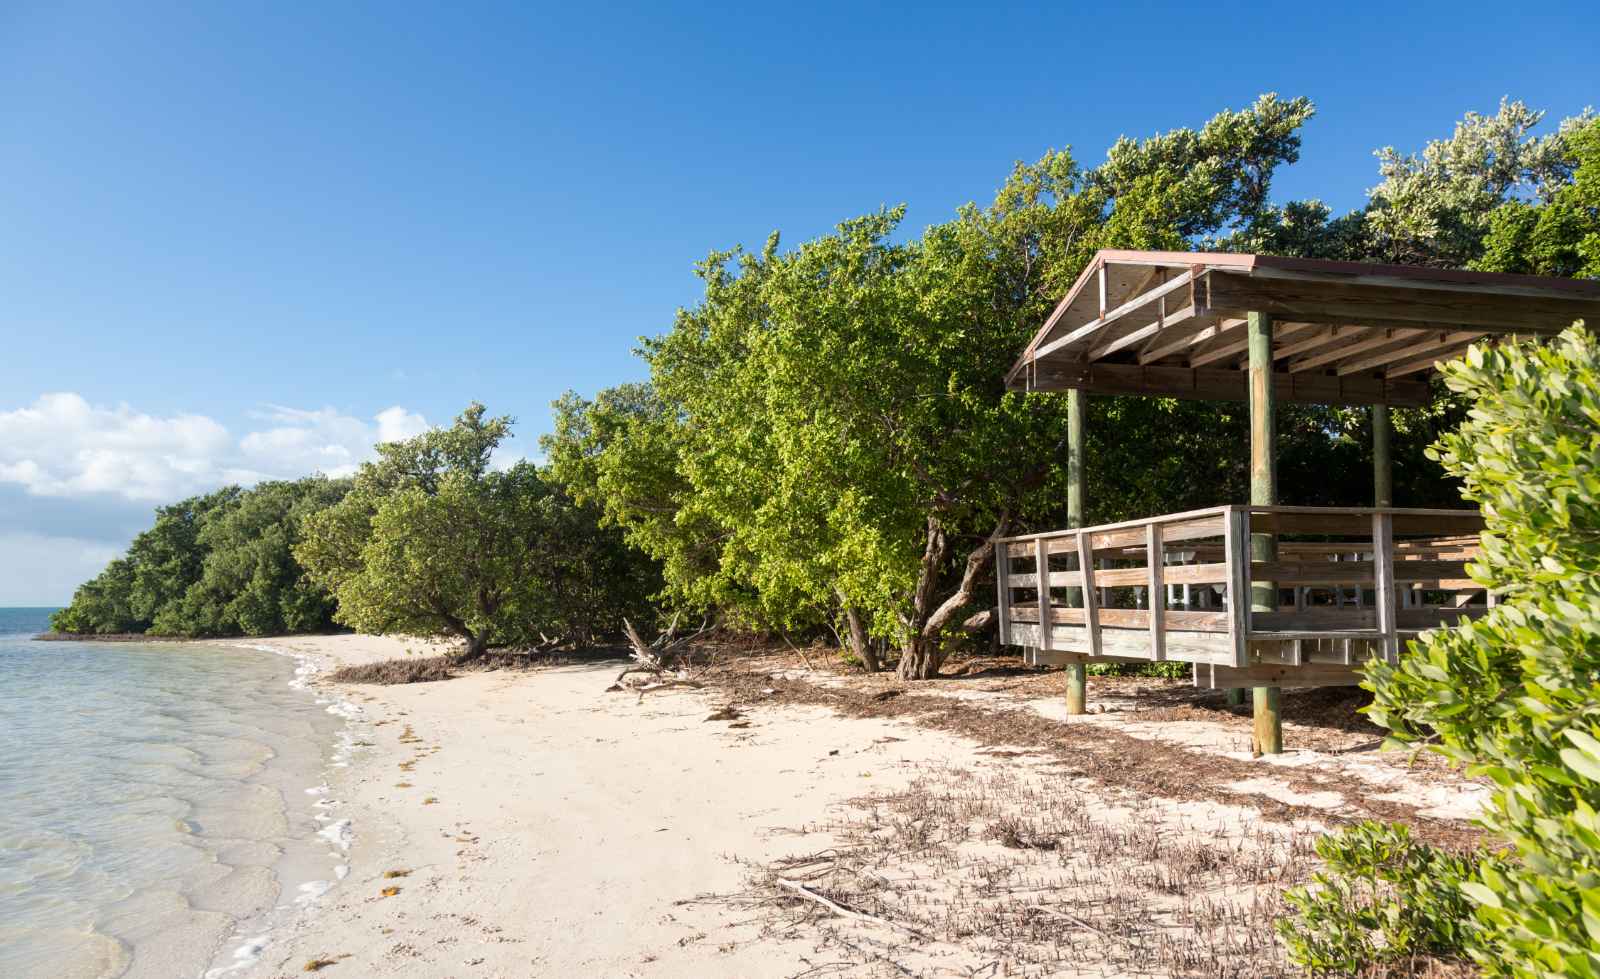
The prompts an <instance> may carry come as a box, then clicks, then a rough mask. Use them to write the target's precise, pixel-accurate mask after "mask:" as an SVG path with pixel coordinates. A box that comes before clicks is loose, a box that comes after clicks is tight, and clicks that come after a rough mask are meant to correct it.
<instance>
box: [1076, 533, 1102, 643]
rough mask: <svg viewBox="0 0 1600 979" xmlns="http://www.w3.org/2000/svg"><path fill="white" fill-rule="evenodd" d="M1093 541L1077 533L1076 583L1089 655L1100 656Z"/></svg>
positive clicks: (1098, 601)
mask: <svg viewBox="0 0 1600 979" xmlns="http://www.w3.org/2000/svg"><path fill="white" fill-rule="evenodd" d="M1093 554H1094V541H1093V539H1092V538H1091V537H1090V536H1089V534H1088V532H1087V531H1082V530H1080V531H1078V581H1079V583H1080V584H1081V585H1082V587H1083V627H1084V632H1085V633H1087V634H1088V636H1089V655H1090V656H1099V655H1100V599H1099V596H1098V595H1096V594H1095V587H1094V560H1093Z"/></svg>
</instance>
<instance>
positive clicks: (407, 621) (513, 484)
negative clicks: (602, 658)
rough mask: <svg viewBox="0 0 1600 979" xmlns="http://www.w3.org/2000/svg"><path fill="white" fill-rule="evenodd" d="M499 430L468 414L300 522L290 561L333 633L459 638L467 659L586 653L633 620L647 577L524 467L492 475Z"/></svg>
mask: <svg viewBox="0 0 1600 979" xmlns="http://www.w3.org/2000/svg"><path fill="white" fill-rule="evenodd" d="M510 426H511V420H510V419H509V418H504V417H502V418H485V416H484V408H483V406H482V405H478V404H474V405H472V406H470V407H469V408H468V409H467V410H466V411H464V412H463V413H462V414H461V415H460V416H458V417H457V419H456V423H455V425H454V426H452V427H451V428H448V429H435V430H433V431H429V432H426V433H424V434H422V435H419V436H417V437H416V438H413V439H409V440H406V441H402V442H390V443H386V444H384V445H380V446H378V456H379V458H378V460H377V461H376V462H371V463H367V464H366V465H363V466H362V467H361V470H360V472H359V473H357V475H356V477H355V480H354V484H353V486H352V488H351V490H350V492H349V494H348V495H346V496H345V497H344V498H343V499H342V500H341V501H339V503H338V504H336V505H335V506H333V507H330V508H328V509H325V510H322V511H320V512H318V513H316V514H314V515H313V516H312V517H311V518H310V519H309V520H308V521H307V522H306V527H305V534H304V539H303V540H302V541H301V543H300V544H299V545H298V546H297V547H296V548H295V556H296V557H297V558H298V559H299V560H300V561H301V562H302V563H303V564H304V565H305V567H306V569H307V573H308V575H309V576H310V578H311V579H312V580H313V581H315V582H317V583H319V584H320V585H322V586H324V587H326V588H327V589H329V591H330V592H332V593H333V595H334V596H335V597H336V598H337V600H338V611H337V612H336V613H335V618H336V619H337V620H338V621H339V622H342V623H344V624H346V625H349V626H351V627H352V628H355V629H360V630H363V631H367V632H373V633H378V634H400V635H408V636H419V637H431V638H446V637H449V638H458V639H461V640H463V641H464V642H465V644H466V650H465V656H466V657H468V658H470V657H475V656H478V655H481V654H482V653H483V652H484V651H485V650H487V649H488V648H490V647H491V646H505V645H529V644H536V643H540V642H542V641H547V640H550V639H552V638H562V639H565V638H577V639H584V640H587V639H589V638H592V637H593V636H594V635H595V634H596V633H598V632H611V631H616V630H617V629H618V628H619V626H620V620H621V617H622V616H623V615H626V614H634V615H638V614H641V613H643V612H644V611H645V609H644V608H643V607H642V599H643V596H645V595H647V594H648V593H649V592H650V590H651V588H652V585H653V580H652V577H653V572H652V569H651V568H650V567H649V566H648V565H647V564H645V563H643V562H641V561H640V560H639V559H638V557H637V556H636V555H634V554H633V553H631V552H629V551H628V550H627V549H626V548H625V546H624V545H623V543H622V541H621V538H620V535H619V534H618V533H616V532H615V531H605V530H602V529H601V528H599V527H598V526H597V514H596V513H595V512H594V511H593V510H591V509H586V508H583V507H580V506H578V505H576V504H574V503H573V501H572V500H571V499H570V498H568V497H567V496H566V495H565V494H564V493H562V492H561V491H560V490H559V489H557V488H556V487H554V486H553V485H552V484H551V483H550V482H548V481H547V480H546V479H545V478H544V477H543V475H542V474H541V473H540V471H539V469H538V467H536V466H534V465H532V464H531V463H527V462H519V463H517V464H515V465H513V466H511V467H510V468H508V469H505V470H498V469H495V468H493V467H492V466H491V464H490V457H491V454H492V453H493V451H494V449H495V447H496V446H498V445H499V444H500V442H501V441H502V440H503V439H504V438H505V437H506V436H507V435H508V434H509V432H510Z"/></svg>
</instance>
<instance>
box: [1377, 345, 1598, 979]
mask: <svg viewBox="0 0 1600 979" xmlns="http://www.w3.org/2000/svg"><path fill="white" fill-rule="evenodd" d="M1446 380H1447V383H1448V384H1449V385H1450V387H1451V389H1452V390H1455V391H1458V392H1460V393H1461V394H1463V395H1464V396H1466V397H1468V398H1470V399H1471V400H1472V402H1473V405H1474V407H1473V409H1472V413H1471V418H1470V419H1469V421H1468V422H1467V423H1466V424H1465V425H1463V426H1462V428H1461V431H1460V432H1458V433H1456V434H1454V435H1451V436H1448V437H1446V438H1445V439H1444V440H1443V441H1442V443H1441V444H1440V448H1439V455H1440V458H1441V460H1442V461H1443V463H1444V465H1445V467H1446V469H1448V470H1449V471H1451V472H1452V473H1455V474H1457V475H1459V476H1460V477H1461V478H1462V479H1463V481H1464V483H1465V490H1464V491H1463V492H1464V495H1465V496H1466V497H1467V498H1468V499H1470V500H1473V501H1475V502H1477V503H1478V504H1479V505H1480V506H1481V507H1482V508H1483V512H1484V517H1485V523H1486V528H1485V531H1484V534H1483V559H1482V560H1481V561H1480V562H1478V563H1477V564H1476V565H1475V567H1474V572H1475V578H1476V579H1477V580H1479V581H1481V582H1482V583H1483V584H1484V585H1485V586H1486V587H1488V588H1490V589H1491V590H1492V592H1493V593H1494V594H1495V595H1496V596H1497V597H1498V604H1497V605H1496V606H1495V607H1494V608H1493V609H1491V610H1490V611H1489V613H1488V614H1487V615H1485V616H1484V617H1482V618H1480V619H1478V620H1476V621H1473V622H1470V623H1466V624H1463V625H1461V626H1458V627H1456V628H1453V629H1441V630H1437V631H1435V632H1432V633H1429V634H1427V636H1426V637H1425V640H1426V641H1425V642H1420V643H1418V644H1416V645H1415V646H1414V647H1413V649H1412V651H1411V654H1410V655H1409V656H1407V657H1406V658H1405V659H1404V660H1403V661H1402V662H1401V663H1400V664H1399V665H1398V666H1394V667H1390V666H1386V665H1383V664H1377V665H1374V666H1373V667H1372V668H1371V669H1370V670H1369V685H1370V686H1371V688H1372V689H1373V691H1374V704H1373V707H1372V711H1371V713H1372V716H1373V719H1374V720H1375V721H1376V722H1378V723H1380V724H1382V725H1384V726H1385V727H1388V728H1389V729H1390V730H1391V731H1392V732H1393V737H1394V738H1395V739H1396V740H1397V741H1400V742H1424V741H1427V740H1428V739H1430V738H1436V739H1437V743H1436V744H1431V745H1430V747H1432V749H1433V750H1435V751H1438V752H1440V753H1442V754H1444V755H1446V756H1447V757H1450V758H1452V759H1455V760H1457V761H1460V762H1463V763H1466V764H1467V765H1469V766H1470V769H1469V770H1470V771H1472V772H1475V773H1479V774H1483V775H1487V776H1488V777H1490V778H1491V779H1493V780H1494V782H1495V785H1496V786H1497V791H1496V792H1495V795H1494V797H1493V803H1492V805H1491V806H1490V808H1489V810H1488V813H1487V815H1486V816H1485V818H1484V822H1485V824H1486V825H1487V826H1488V827H1489V828H1490V829H1492V830H1494V831H1495V832H1496V833H1498V834H1500V835H1501V836H1502V837H1504V838H1505V839H1506V840H1507V841H1508V842H1509V843H1510V844H1511V845H1512V847H1513V850H1514V854H1515V859H1514V860H1511V861H1509V862H1508V863H1506V864H1505V865H1504V866H1500V867H1485V868H1484V869H1483V871H1482V872H1481V874H1480V875H1479V879H1478V880H1477V881H1475V882H1473V883H1471V884H1468V885H1466V887H1465V889H1466V891H1467V893H1468V895H1469V896H1470V897H1471V898H1472V899H1473V901H1474V902H1475V903H1476V904H1477V917H1478V920H1479V921H1480V923H1481V924H1482V926H1483V928H1484V929H1485V932H1486V939H1485V947H1486V948H1487V949H1488V951H1487V952H1485V953H1483V954H1482V955H1480V956H1479V960H1480V962H1481V964H1483V965H1484V967H1485V968H1486V969H1488V970H1489V971H1491V972H1496V973H1503V974H1508V975H1527V976H1532V975H1551V974H1557V975H1572V976H1591V975H1595V974H1596V973H1597V972H1600V817H1597V816H1596V807H1597V806H1600V740H1596V737H1597V735H1600V475H1597V474H1600V345H1597V344H1596V342H1595V339H1594V337H1593V336H1591V335H1590V334H1589V333H1587V332H1585V331H1583V330H1582V329H1580V328H1574V329H1573V330H1569V331H1568V332H1567V333H1565V334H1563V335H1562V337H1561V339H1560V341H1559V342H1558V343H1555V344H1553V345H1551V346H1548V347H1540V346H1534V345H1504V346H1501V347H1497V348H1491V347H1487V346H1479V347H1474V348H1473V349H1472V350H1471V352H1470V353H1469V354H1468V356H1467V357H1466V358H1465V359H1464V360H1462V361H1459V362H1456V363H1454V364H1452V365H1450V366H1449V368H1448V369H1447V371H1446Z"/></svg>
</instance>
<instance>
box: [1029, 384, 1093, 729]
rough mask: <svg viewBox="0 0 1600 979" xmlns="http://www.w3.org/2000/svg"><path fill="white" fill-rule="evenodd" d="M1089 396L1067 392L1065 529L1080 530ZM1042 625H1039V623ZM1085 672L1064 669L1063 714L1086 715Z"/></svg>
mask: <svg viewBox="0 0 1600 979" xmlns="http://www.w3.org/2000/svg"><path fill="white" fill-rule="evenodd" d="M1088 408H1089V396H1088V395H1087V394H1085V393H1084V392H1083V391H1082V390H1081V389H1079V388H1072V389H1071V390H1069V391H1068V392H1067V525H1068V526H1069V527H1074V528H1076V527H1082V526H1083V489H1084V486H1083V484H1084V479H1083V422H1084V415H1085V414H1087V412H1088ZM1082 599H1083V596H1082V594H1081V589H1077V588H1070V589H1068V590H1067V604H1068V605H1078V606H1081V605H1082V604H1083V601H1082ZM1041 625H1042V623H1041ZM1087 674H1088V671H1087V668H1086V667H1085V666H1084V664H1082V663H1069V664H1068V665H1067V713H1068V714H1085V713H1088V709H1089V708H1088V703H1089V700H1088V676H1087Z"/></svg>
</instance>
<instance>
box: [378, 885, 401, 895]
mask: <svg viewBox="0 0 1600 979" xmlns="http://www.w3.org/2000/svg"><path fill="white" fill-rule="evenodd" d="M399 893H400V888H398V887H385V888H384V889H383V890H381V891H379V892H378V896H379V897H394V896H395V895H397V894H399Z"/></svg>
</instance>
